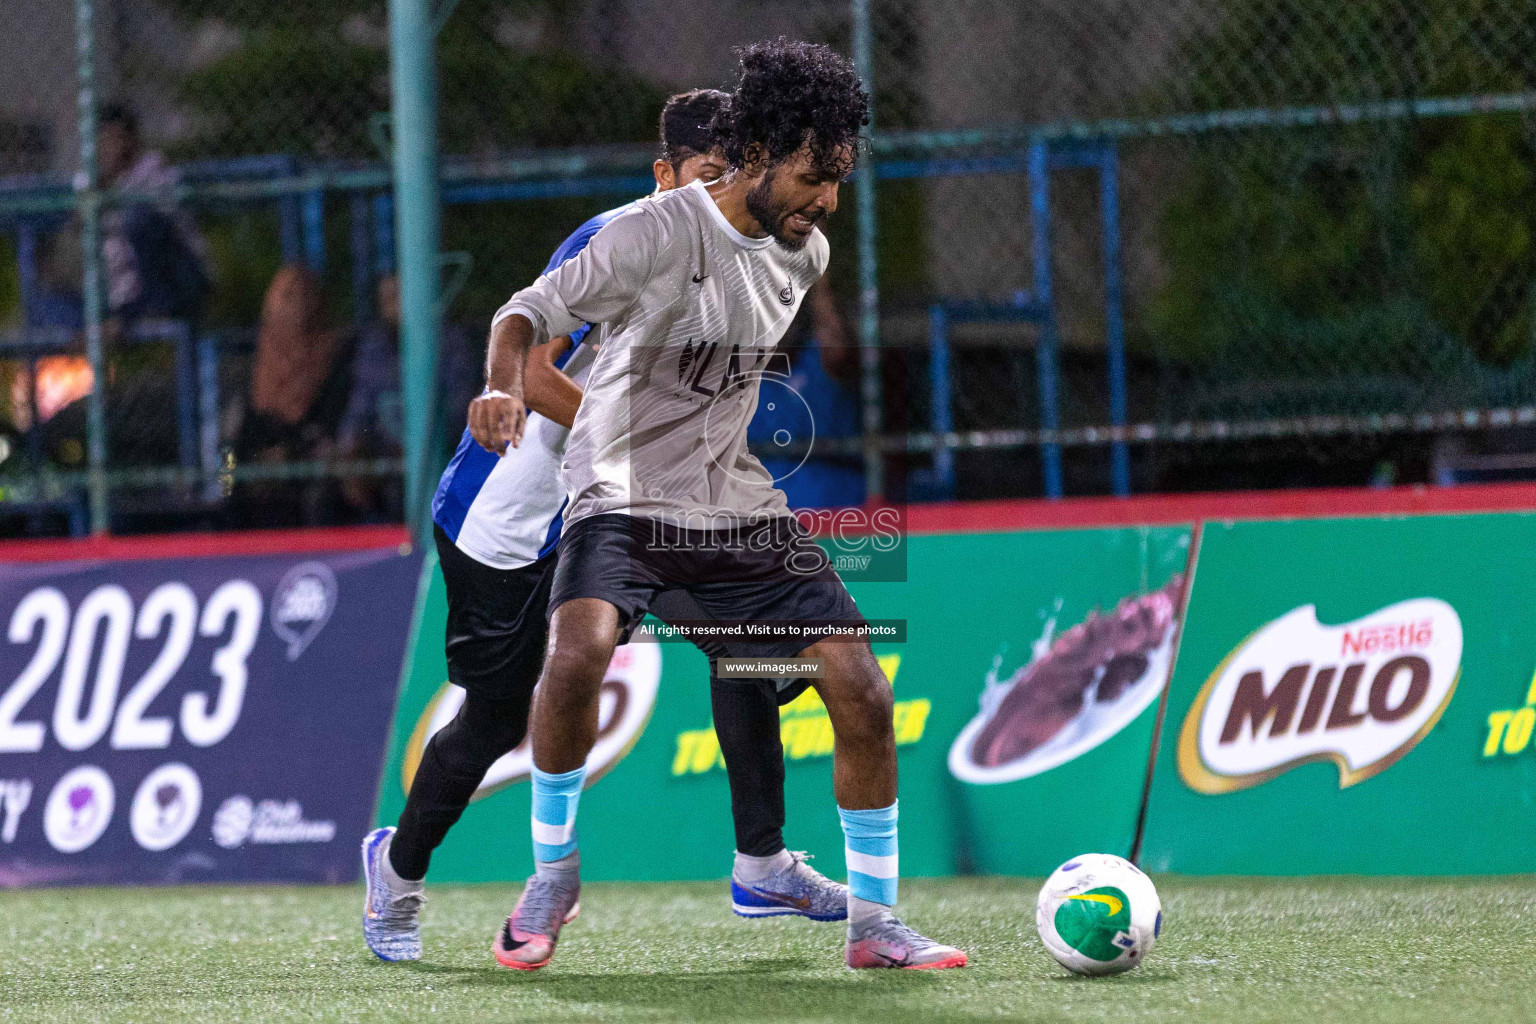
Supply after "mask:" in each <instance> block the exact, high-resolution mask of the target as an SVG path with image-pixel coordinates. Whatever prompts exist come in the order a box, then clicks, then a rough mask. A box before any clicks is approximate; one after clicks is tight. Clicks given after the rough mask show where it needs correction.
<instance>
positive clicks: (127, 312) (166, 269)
mask: <svg viewBox="0 0 1536 1024" xmlns="http://www.w3.org/2000/svg"><path fill="white" fill-rule="evenodd" d="M96 153H97V160H98V166H99V168H100V174H101V183H102V185H103V187H107V188H115V189H121V190H123V191H125V192H128V193H132V192H141V191H152V190H156V189H164V188H169V187H171V186H174V185H175V184H176V183H177V181H178V176H177V173H176V170H175V168H172V167H170V166H167V164H166V163H165V158H164V157H162V156H161V155H160V154H159V153H158V152H156V151H154V150H146V149H144V148H143V145H142V143H141V141H140V139H139V125H138V119H137V118H135V117H134V115H133V113H132V112H131V111H130V110H129V109H128V108H127V107H125V106H123V105H121V104H118V103H108V104H106V105H105V106H104V107H102V109H101V117H100V127H99V129H98V131H97V135H96ZM102 222H103V223H102V227H103V238H102V259H103V261H104V262H105V265H106V274H107V309H108V311H109V313H110V315H111V318H112V321H113V323H112V325H111V330H112V332H113V333H114V334H118V333H120V332H122V331H124V330H126V329H127V328H128V327H129V326H131V324H132V322H133V321H134V320H136V319H138V318H140V317H166V318H170V319H176V320H195V319H196V318H197V316H198V314H199V313H200V312H201V310H202V306H203V300H204V299H205V298H206V297H207V295H208V291H209V288H210V286H211V284H210V276H209V269H208V267H209V264H208V255H207V245H206V243H205V242H204V241H203V238H202V236H201V235H200V234H198V231H197V228H196V226H195V225H194V224H193V223H192V218H191V217H189V216H188V215H187V213H186V211H184V210H181V209H178V208H177V207H175V206H174V205H171V204H170V203H169V202H164V201H150V200H146V199H142V198H137V199H136V198H130V199H129V200H128V201H127V202H126V203H125V204H124V205H122V206H118V207H110V208H108V210H107V212H106V213H105V215H104V216H103V218H102Z"/></svg>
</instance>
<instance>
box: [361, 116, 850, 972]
mask: <svg viewBox="0 0 1536 1024" xmlns="http://www.w3.org/2000/svg"><path fill="white" fill-rule="evenodd" d="M726 99H727V96H726V94H725V93H722V92H717V91H715V90H709V89H701V90H695V91H693V92H688V93H681V94H679V95H677V96H673V97H672V98H671V99H670V100H669V101H668V103H667V105H666V108H665V109H664V111H663V113H662V121H661V128H662V131H661V135H662V155H661V157H660V158H659V159H657V160H656V162H655V164H654V167H653V170H654V174H655V178H656V187H657V190H658V191H669V190H671V189H674V188H681V187H683V186H686V185H688V184H689V183H690V182H693V181H703V182H711V181H714V180H716V179H718V178H719V177H720V176H721V175H722V174H723V173H724V171H725V161H724V158H723V156H722V155H721V154H720V152H719V151H718V150H717V149H715V148H714V145H713V141H712V136H711V134H710V127H709V126H710V124H711V122H712V120H713V119H714V116H715V114H716V112H717V111H718V110H719V109H720V106H721V104H722V103H723V101H724V100H726ZM625 209H627V207H620V208H619V209H616V210H609V211H608V212H606V213H601V214H598V215H597V216H596V217H593V218H592V219H591V220H589V221H587V222H586V223H585V224H583V225H582V226H581V227H580V228H578V229H577V230H576V231H575V233H573V234H572V235H571V236H570V237H569V238H567V239H566V240H565V242H564V243H562V244H561V246H560V248H559V249H558V250H556V251H555V254H554V256H553V257H552V258H551V259H550V261H549V269H550V270H553V269H554V268H556V267H558V266H560V265H561V264H563V263H564V262H565V261H567V260H569V259H571V258H573V257H574V256H576V254H577V253H579V252H581V251H582V249H583V248H585V247H586V244H587V243H588V242H589V241H590V240H591V238H592V236H593V235H595V234H597V232H598V231H599V230H600V229H601V228H602V227H603V225H605V224H607V223H608V222H609V221H610V220H612V219H613V218H614V217H616V216H618V215H619V214H620V213H622V212H623V211H624V210H625ZM588 330H589V328H587V327H581V328H579V329H577V330H576V331H573V332H572V333H571V335H570V336H569V337H568V338H565V337H562V338H556V339H554V340H552V341H550V342H548V343H547V344H545V345H541V346H538V347H536V348H535V349H534V350H533V351H532V352H530V354H529V358H528V364H527V371H526V379H525V381H524V389H525V397H526V400H527V404H528V407H529V409H530V410H532V413H533V414H532V415H530V416H529V417H528V421H527V426H526V430H525V434H524V436H523V439H522V443H521V445H519V446H518V447H515V448H514V447H508V448H507V449H506V452H505V454H504V455H501V456H497V455H494V454H492V453H490V452H488V451H486V450H485V449H484V448H482V447H480V446H479V445H478V444H476V443H475V441H474V439H473V438H472V437H471V435H470V432H469V431H468V430H465V432H464V436H463V439H462V440H461V441H460V443H459V447H458V450H457V451H456V452H455V453H454V456H453V460H452V461H451V462H450V463H449V465H448V468H447V469H446V470H445V471H444V472H443V476H442V480H441V482H440V483H439V485H438V489H437V494H436V497H435V498H434V499H433V503H432V513H433V520H434V524H435V525H434V534H435V537H436V541H437V550H438V557H439V560H440V563H441V566H442V571H443V580H444V583H445V584H446V587H447V592H448V629H447V654H448V675H449V679H450V680H452V682H454V683H455V684H457V685H459V686H462V687H463V688H464V689H465V691H466V697H465V701H464V705H463V707H462V708H461V709H460V710H459V713H458V714H457V715H456V716H455V717H454V719H453V720H452V721H451V722H449V724H448V725H447V726H445V727H444V728H443V729H442V730H441V731H439V732H438V733H436V734H435V735H434V736H433V737H432V739H431V740H430V741H429V742H428V744H427V747H426V750H425V751H424V753H423V755H422V759H421V765H420V767H419V768H418V769H417V772H416V776H415V779H414V780H413V782H412V784H411V792H410V795H409V797H408V798H407V800H406V805H405V810H404V811H403V812H402V813H401V815H400V822H399V825H398V826H397V827H396V828H381V829H376V830H375V831H373V832H371V833H370V834H369V835H368V836H367V838H365V839H364V841H363V867H364V876H365V879H366V882H367V902H366V907H365V911H364V916H363V934H364V938H365V939H366V940H367V942H368V947H369V948H370V949H371V950H373V952H374V953H375V954H377V955H378V956H379V957H380V958H381V959H384V960H416V959H419V958H420V957H421V928H420V909H421V905H422V903H423V902H424V900H425V896H424V895H423V886H422V880H423V879H424V878H425V877H426V873H427V866H428V863H429V861H430V859H431V856H432V851H433V850H434V849H436V848H437V847H438V845H440V844H441V843H442V841H443V838H444V837H445V836H446V835H447V833H448V830H449V829H450V828H451V827H452V826H453V824H454V823H455V822H456V821H458V820H459V816H460V815H461V814H463V812H464V808H465V807H466V806H468V804H469V800H470V797H471V796H472V795H473V794H474V792H475V790H476V788H478V786H479V785H480V781H481V779H482V778H483V777H484V776H485V773H486V771H487V770H488V769H489V768H490V766H491V765H492V764H493V763H495V761H496V760H497V759H499V758H500V757H502V756H503V755H504V754H506V753H507V752H509V751H510V750H512V749H513V748H515V747H516V746H517V745H518V744H519V743H521V742H522V740H523V737H524V736H525V735H526V733H527V728H528V708H529V702H530V698H531V695H532V692H533V687H534V684H535V683H536V682H537V681H538V678H539V671H540V668H541V666H542V664H543V660H544V644H545V639H546V636H547V632H548V630H547V623H546V610H547V604H548V601H549V593H550V583H551V581H552V579H553V577H554V569H555V561H556V557H557V556H556V544H557V542H558V541H559V538H560V528H561V512H562V510H563V508H564V505H565V501H566V495H565V491H564V488H563V486H562V484H561V480H560V461H561V457H562V454H563V452H564V448H565V439H566V434H567V431H568V430H569V428H570V426H571V423H572V421H573V419H574V418H575V415H576V410H577V408H578V406H579V405H580V403H581V399H582V388H581V384H582V381H584V379H585V377H586V374H587V371H588V370H589V369H590V368H591V365H592V358H593V352H592V348H591V346H589V345H586V344H583V342H584V339H585V338H586V336H587V333H588ZM669 602H670V603H669ZM687 602H688V598H687V597H686V595H684V594H681V593H680V592H674V593H671V594H668V595H664V597H663V599H662V600H660V601H658V602H657V605H656V607H655V610H656V612H657V614H658V615H659V616H661V617H663V618H669V617H670V618H677V619H702V618H705V617H706V616H705V615H704V613H703V612H702V611H699V610H697V609H696V607H694V606H691V605H689V604H688V603H687ZM705 653H707V654H709V655H710V656H711V661H713V658H714V657H716V656H718V655H721V654H727V653H729V651H728V650H727V649H726V648H723V647H721V648H718V649H716V648H710V649H706V652H705ZM805 685H806V684H805V682H804V681H798V682H796V683H795V684H793V685H791V686H788V687H785V688H782V689H775V688H773V687H772V686H771V685H764V686H762V687H760V686H758V685H757V684H756V683H755V682H752V681H732V682H723V681H721V680H719V679H717V678H715V677H714V676H713V675H711V679H710V697H711V703H712V706H713V712H714V717H715V724H716V732H717V733H718V735H719V739H720V747H721V751H722V752H723V753H724V755H725V761H726V770H727V774H728V776H729V779H730V786H731V812H732V816H733V818H734V820H735V826H736V845H737V852H736V859H735V864H734V866H733V868H732V872H731V898H732V899H731V902H732V907H733V909H734V910H735V912H736V913H738V914H740V915H742V916H744V917H762V916H773V915H782V914H795V915H800V916H804V917H809V918H811V919H813V920H818V921H837V920H843V919H845V918H846V916H847V889H846V887H844V886H842V885H839V884H837V883H835V882H832V881H831V880H829V879H827V878H826V877H825V876H823V875H822V874H820V873H819V872H817V871H816V870H814V869H813V868H811V867H810V866H809V865H808V864H806V863H805V855H804V854H802V853H797V852H792V851H790V850H788V849H787V848H786V847H785V845H784V838H783V826H784V817H785V814H784V756H783V748H782V746H781V744H780V740H779V714H778V705H779V704H780V703H781V702H787V701H788V700H790V699H792V698H793V697H794V696H796V695H798V694H799V693H800V692H801V691H803V690H804V689H805ZM575 914H576V908H574V907H573V908H572V909H571V911H570V914H569V916H570V917H574V916H575Z"/></svg>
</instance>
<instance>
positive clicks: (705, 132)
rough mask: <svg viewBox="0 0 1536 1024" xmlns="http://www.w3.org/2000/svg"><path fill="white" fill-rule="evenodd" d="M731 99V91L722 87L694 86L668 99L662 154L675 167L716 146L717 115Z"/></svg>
mask: <svg viewBox="0 0 1536 1024" xmlns="http://www.w3.org/2000/svg"><path fill="white" fill-rule="evenodd" d="M730 100H731V97H730V94H729V93H723V92H721V91H720V90H719V89H693V90H690V91H689V92H680V93H678V94H677V95H675V96H672V97H671V98H669V99H668V100H667V105H666V106H664V107H662V108H661V158H662V159H663V160H665V161H666V162H667V163H669V164H671V165H672V169H673V170H677V169H678V168H679V167H681V166H682V164H683V161H684V160H687V159H688V158H689V157H691V156H694V155H695V154H698V153H708V152H709V151H710V149H712V148H713V147H714V145H715V137H714V120H715V117H716V116H717V115H718V114H719V113H720V111H721V109H722V108H724V107H725V105H726V104H727V103H729V102H730Z"/></svg>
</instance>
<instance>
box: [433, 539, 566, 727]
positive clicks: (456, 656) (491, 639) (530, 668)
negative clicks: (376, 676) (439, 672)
mask: <svg viewBox="0 0 1536 1024" xmlns="http://www.w3.org/2000/svg"><path fill="white" fill-rule="evenodd" d="M432 536H433V537H434V538H435V539H436V541H437V559H438V562H439V564H440V565H441V566H442V569H443V583H444V584H445V585H446V587H447V590H448V630H447V637H446V639H447V643H446V648H447V653H448V679H449V681H450V682H453V683H457V684H458V685H459V686H462V687H464V689H466V690H468V691H469V692H470V693H473V694H475V695H476V696H480V697H485V698H487V699H490V700H507V699H509V698H512V697H515V696H519V695H520V694H523V693H527V692H531V691H532V690H533V686H534V684H535V683H537V682H538V681H539V671H540V670H541V669H542V668H543V667H544V641H545V638H546V637H547V636H548V635H549V617H548V614H547V610H546V609H547V608H548V605H549V588H550V584H551V583H552V582H553V580H554V576H555V563H556V561H557V559H556V556H555V554H554V552H551V553H550V554H548V555H545V556H544V557H543V558H541V559H539V560H538V561H537V562H534V563H532V564H531V565H525V566H521V567H519V568H517V569H497V568H494V567H493V566H489V565H486V564H484V563H483V562H479V561H476V560H475V559H473V558H471V557H470V556H469V555H466V554H465V553H464V552H462V551H460V550H459V549H458V548H457V547H455V546H454V543H453V541H451V540H449V539H448V535H447V534H446V533H444V532H443V529H442V527H440V526H436V525H434V526H433V528H432Z"/></svg>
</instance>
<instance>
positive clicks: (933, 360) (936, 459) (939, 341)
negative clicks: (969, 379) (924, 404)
mask: <svg viewBox="0 0 1536 1024" xmlns="http://www.w3.org/2000/svg"><path fill="white" fill-rule="evenodd" d="M928 376H929V379H930V380H931V381H932V382H933V383H932V387H933V398H932V403H933V410H932V421H933V432H934V434H935V435H936V440H935V442H934V448H933V476H934V482H935V483H937V484H938V486H939V489H940V491H941V492H942V493H943V496H944V497H946V498H949V497H953V496H954V493H955V453H954V451H953V450H951V449H950V447H949V442H948V441H946V440H945V439H944V437H945V435H946V434H949V433H950V432H952V431H953V430H954V429H955V413H954V404H953V389H952V385H951V383H950V379H949V311H948V310H946V309H945V308H944V304H943V303H942V302H935V303H934V304H933V305H932V306H930V307H929V308H928Z"/></svg>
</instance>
